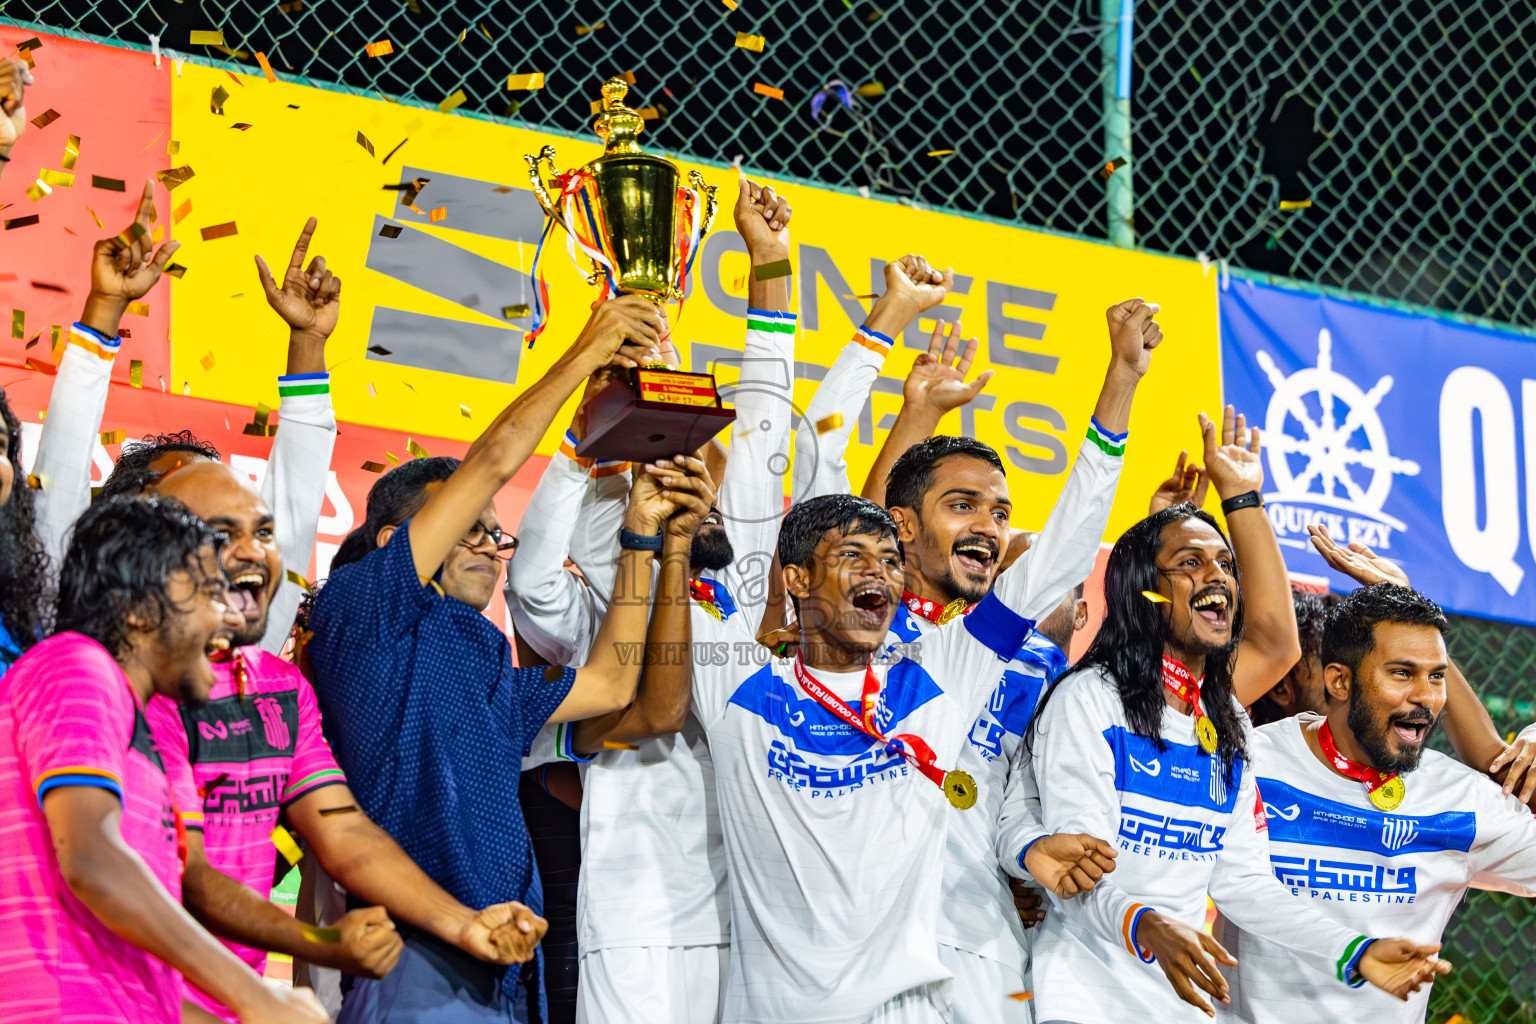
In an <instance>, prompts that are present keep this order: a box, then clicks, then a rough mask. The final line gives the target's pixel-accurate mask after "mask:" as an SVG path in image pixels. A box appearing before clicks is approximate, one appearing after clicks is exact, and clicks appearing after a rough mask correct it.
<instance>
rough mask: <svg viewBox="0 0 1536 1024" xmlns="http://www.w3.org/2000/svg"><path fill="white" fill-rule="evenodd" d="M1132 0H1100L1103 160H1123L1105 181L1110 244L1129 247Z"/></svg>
mask: <svg viewBox="0 0 1536 1024" xmlns="http://www.w3.org/2000/svg"><path fill="white" fill-rule="evenodd" d="M1134 3H1135V0H1099V18H1100V20H1101V21H1102V23H1103V26H1102V27H1103V34H1102V35H1101V36H1100V42H1099V54H1100V58H1101V60H1100V67H1101V68H1102V71H1101V74H1100V77H1101V78H1102V80H1103V95H1104V160H1103V163H1102V164H1101V165H1100V166H1101V167H1102V166H1107V165H1108V164H1110V163H1111V162H1112V161H1125V163H1124V164H1123V165H1122V166H1121V167H1120V168H1119V169H1117V170H1116V171H1115V172H1114V173H1113V174H1111V175H1110V176H1109V180H1108V181H1106V182H1105V184H1104V194H1105V198H1107V199H1108V200H1109V212H1108V224H1107V227H1108V234H1109V243H1110V244H1111V245H1118V246H1121V247H1122V248H1126V249H1129V248H1131V247H1132V246H1134V245H1135V244H1136V228H1135V222H1134V221H1133V219H1132V211H1133V209H1134V207H1135V199H1134V195H1135V193H1134V190H1133V188H1132V179H1131V175H1132V173H1133V172H1134V170H1135V165H1134V163H1132V162H1131V35H1132V30H1133V28H1134V18H1133V14H1134Z"/></svg>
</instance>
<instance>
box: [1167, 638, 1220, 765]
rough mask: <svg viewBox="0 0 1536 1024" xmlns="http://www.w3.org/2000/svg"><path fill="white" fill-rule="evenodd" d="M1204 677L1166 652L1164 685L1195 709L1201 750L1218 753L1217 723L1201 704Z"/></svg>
mask: <svg viewBox="0 0 1536 1024" xmlns="http://www.w3.org/2000/svg"><path fill="white" fill-rule="evenodd" d="M1204 679H1205V677H1204V676H1201V677H1200V678H1199V679H1196V678H1195V676H1194V673H1192V672H1190V670H1189V669H1187V668H1185V667H1184V666H1183V665H1182V664H1181V663H1179V662H1177V661H1174V660H1173V659H1172V658H1170V657H1168V655H1166V654H1165V655H1163V685H1164V686H1166V687H1168V689H1169V690H1171V691H1173V694H1174V696H1176V697H1178V698H1179V699H1180V700H1182V701H1184V702H1185V703H1186V704H1188V705H1190V707H1192V708H1193V709H1194V715H1195V738H1196V739H1198V740H1199V741H1200V749H1201V750H1203V751H1205V752H1206V753H1207V754H1214V753H1216V723H1215V722H1212V721H1211V719H1210V716H1209V715H1207V714H1206V713H1205V709H1204V708H1202V707H1201V706H1200V683H1201V682H1202V681H1204Z"/></svg>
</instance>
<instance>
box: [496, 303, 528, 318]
mask: <svg viewBox="0 0 1536 1024" xmlns="http://www.w3.org/2000/svg"><path fill="white" fill-rule="evenodd" d="M527 315H528V303H526V302H520V303H518V304H517V305H515V306H502V307H501V318H502V319H503V320H516V319H518V318H519V317H525V316H527Z"/></svg>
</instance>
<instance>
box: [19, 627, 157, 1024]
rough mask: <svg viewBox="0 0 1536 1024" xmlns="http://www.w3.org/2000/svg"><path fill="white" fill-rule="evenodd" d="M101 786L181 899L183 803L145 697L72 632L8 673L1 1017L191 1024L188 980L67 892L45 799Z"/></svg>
mask: <svg viewBox="0 0 1536 1024" xmlns="http://www.w3.org/2000/svg"><path fill="white" fill-rule="evenodd" d="M63 786H97V787H100V788H101V789H105V790H107V791H109V792H111V793H113V794H115V795H116V796H117V798H118V799H119V800H120V801H121V802H122V817H121V819H120V822H119V826H118V827H119V830H120V832H121V834H122V837H123V840H124V842H126V843H127V844H128V845H129V846H130V847H132V848H133V850H134V851H135V852H137V853H138V855H139V856H140V857H142V858H144V862H145V863H146V864H148V865H149V869H150V871H151V872H153V873H154V876H155V877H156V878H158V879H159V880H160V882H161V884H163V885H164V886H165V887H166V889H167V890H168V891H169V892H170V894H171V896H172V897H173V898H174V899H175V900H176V901H177V902H178V903H179V902H180V901H181V858H180V856H179V853H178V850H177V841H176V834H177V828H176V805H175V802H174V801H173V800H172V797H171V785H170V782H169V781H168V779H167V778H166V772H165V768H164V766H163V764H162V762H161V757H160V753H159V752H158V751H157V750H156V748H155V743H154V740H153V739H152V738H151V736H150V731H149V727H148V725H147V723H146V722H145V717H144V714H143V710H142V708H141V706H140V704H139V697H138V694H137V693H135V692H134V689H133V685H132V684H131V683H130V682H129V681H128V677H127V676H126V675H124V674H123V670H122V669H121V668H119V667H118V664H117V662H116V661H114V660H113V658H112V655H111V654H109V653H108V652H107V650H106V648H104V647H102V646H101V645H100V644H98V643H97V642H96V641H94V640H92V639H90V638H89V637H86V636H82V635H81V634H79V633H59V634H57V635H56V636H52V637H50V638H48V639H47V640H44V641H43V642H42V643H40V644H38V645H37V646H36V647H34V648H32V649H31V650H30V651H28V652H27V653H26V654H25V655H23V656H22V657H21V658H20V659H19V660H18V661H17V662H16V664H15V665H13V666H12V667H11V670H10V671H9V672H7V673H6V674H5V675H4V676H3V677H0V836H4V851H5V870H3V871H0V993H4V995H3V996H0V1022H3V1024H13V1022H21V1021H28V1022H30V1021H80V1022H85V1021H124V1022H128V1021H134V1022H137V1021H150V1022H155V1024H158V1022H165V1024H176V1022H179V1021H180V1020H181V995H182V988H181V976H180V975H179V974H177V973H176V971H175V970H173V969H172V968H171V967H169V966H167V965H166V964H164V963H162V962H161V961H159V960H157V959H155V958H154V957H153V956H151V955H150V954H148V953H146V952H144V951H143V950H142V949H139V948H138V947H137V946H134V945H132V944H131V943H129V942H127V941H126V940H124V939H120V938H118V937H117V936H116V935H114V934H112V932H111V931H109V930H108V929H107V927H106V925H104V924H102V923H101V921H100V920H98V919H97V917H96V915H95V914H93V913H91V911H90V910H89V909H88V908H87V907H86V906H85V904H83V903H81V902H80V900H79V899H77V898H76V897H75V895H74V894H73V893H72V892H70V891H69V887H68V886H66V885H65V884H64V878H63V876H62V875H61V874H60V873H59V864H58V860H57V859H56V858H55V856H54V851H53V841H52V838H51V836H50V834H49V831H48V822H47V819H46V818H45V817H44V816H43V810H42V802H43V797H44V796H45V795H47V793H48V792H49V791H50V790H53V789H56V788H59V787H63Z"/></svg>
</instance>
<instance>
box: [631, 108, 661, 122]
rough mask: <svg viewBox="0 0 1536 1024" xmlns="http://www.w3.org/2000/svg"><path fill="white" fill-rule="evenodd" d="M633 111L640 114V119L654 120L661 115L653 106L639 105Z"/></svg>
mask: <svg viewBox="0 0 1536 1024" xmlns="http://www.w3.org/2000/svg"><path fill="white" fill-rule="evenodd" d="M635 113H637V114H639V115H640V120H642V121H654V120H656V119H657V118H658V117H660V116H661V111H659V110H657V109H656V108H655V107H641V108H640V109H639V110H637V111H635Z"/></svg>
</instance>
